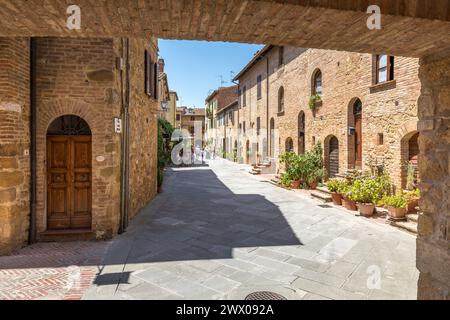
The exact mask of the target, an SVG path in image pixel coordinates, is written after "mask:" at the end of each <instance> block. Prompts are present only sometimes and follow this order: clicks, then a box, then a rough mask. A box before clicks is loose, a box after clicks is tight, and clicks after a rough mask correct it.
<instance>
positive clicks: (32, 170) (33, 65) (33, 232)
mask: <svg viewBox="0 0 450 320" xmlns="http://www.w3.org/2000/svg"><path fill="white" fill-rule="evenodd" d="M36 122H37V121H36V39H35V38H30V227H29V229H28V233H29V235H28V243H29V244H33V243H35V242H36V162H37V161H36V158H37V154H36Z"/></svg>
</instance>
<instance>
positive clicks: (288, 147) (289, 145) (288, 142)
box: [285, 138, 294, 152]
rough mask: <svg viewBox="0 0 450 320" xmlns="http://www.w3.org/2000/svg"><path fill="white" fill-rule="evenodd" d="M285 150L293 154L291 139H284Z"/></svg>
mask: <svg viewBox="0 0 450 320" xmlns="http://www.w3.org/2000/svg"><path fill="white" fill-rule="evenodd" d="M285 148H286V149H285V150H286V152H294V141H293V140H292V138H287V139H286V145H285Z"/></svg>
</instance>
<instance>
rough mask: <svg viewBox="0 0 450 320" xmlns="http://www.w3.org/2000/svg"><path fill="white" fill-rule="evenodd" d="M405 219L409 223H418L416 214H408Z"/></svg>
mask: <svg viewBox="0 0 450 320" xmlns="http://www.w3.org/2000/svg"><path fill="white" fill-rule="evenodd" d="M406 219H407V220H408V221H410V222H415V223H417V222H418V221H419V215H418V214H417V213H410V214H407V215H406Z"/></svg>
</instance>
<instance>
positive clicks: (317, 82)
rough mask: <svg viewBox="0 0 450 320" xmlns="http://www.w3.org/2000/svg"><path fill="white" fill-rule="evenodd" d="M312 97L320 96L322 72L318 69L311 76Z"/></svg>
mask: <svg viewBox="0 0 450 320" xmlns="http://www.w3.org/2000/svg"><path fill="white" fill-rule="evenodd" d="M312 95H313V96H316V95H317V96H322V71H320V70H319V69H317V70H316V71H315V72H314V74H313V81H312Z"/></svg>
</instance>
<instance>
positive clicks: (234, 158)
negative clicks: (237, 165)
mask: <svg viewBox="0 0 450 320" xmlns="http://www.w3.org/2000/svg"><path fill="white" fill-rule="evenodd" d="M233 161H234V162H237V161H238V142H237V140H234V148H233Z"/></svg>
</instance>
